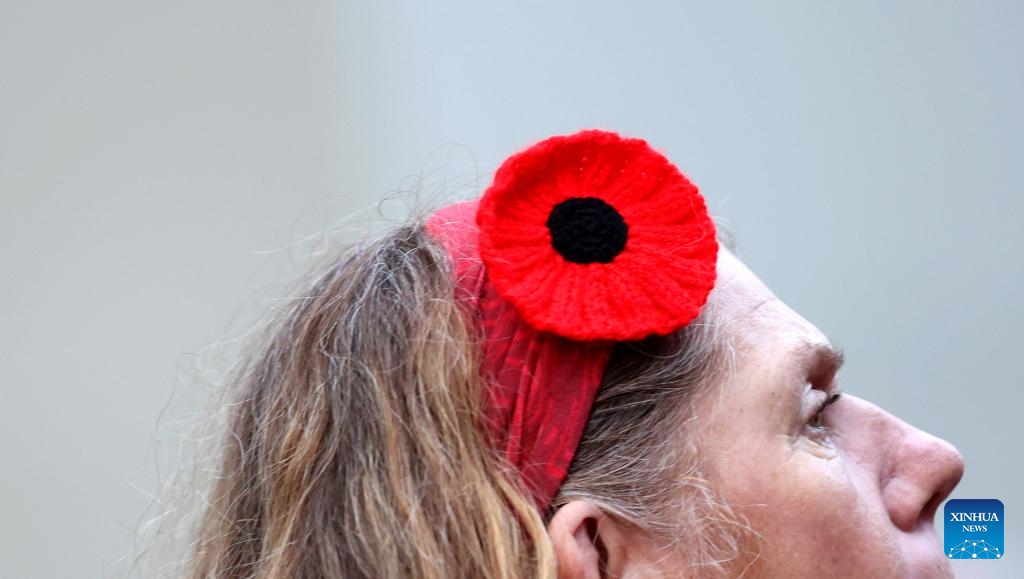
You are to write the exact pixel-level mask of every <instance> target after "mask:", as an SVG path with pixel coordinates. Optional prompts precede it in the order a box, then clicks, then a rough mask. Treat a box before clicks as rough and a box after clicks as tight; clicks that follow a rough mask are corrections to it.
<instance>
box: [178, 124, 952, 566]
mask: <svg viewBox="0 0 1024 579" xmlns="http://www.w3.org/2000/svg"><path fill="white" fill-rule="evenodd" d="M581 135H583V141H582V142H583V145H582V148H580V147H579V146H578V145H579V143H580V141H579V140H578V139H577V140H576V141H572V142H573V143H575V144H573V146H574V147H577V148H574V149H569V150H566V149H565V148H558V147H554V146H549V148H547V149H543V148H542V149H543V151H542V153H543V154H542V155H540V156H539V157H537V156H536V155H535V156H534V157H533V158H532V159H531V158H530V157H529V156H524V155H523V154H520V155H517V156H514V157H513V158H511V160H510V161H514V163H507V164H506V167H507V166H509V165H510V164H513V165H518V166H519V167H520V168H521V167H522V166H525V165H528V164H530V163H532V164H533V166H534V167H541V168H542V169H543V170H544V171H547V172H548V173H547V174H545V175H541V176H538V175H536V174H531V173H527V176H528V178H521V177H522V175H521V174H517V173H515V170H516V169H515V168H513V169H508V170H505V167H503V170H500V171H499V173H498V176H497V177H496V185H495V186H494V187H492V189H491V191H494V190H495V189H502V188H504V190H505V192H506V193H511V194H512V195H513V197H512V199H513V201H514V202H513V205H512V206H511V208H509V207H508V206H504V207H499V210H498V211H495V210H494V205H495V203H494V199H495V198H496V196H495V195H490V193H489V195H490V196H489V197H486V196H485V200H484V201H483V202H482V203H481V210H480V214H481V217H480V220H481V224H480V231H481V234H480V239H481V241H480V250H479V255H481V256H483V257H484V259H483V260H481V259H480V258H479V257H478V256H477V241H476V239H477V233H476V229H475V228H476V225H475V223H476V222H475V220H474V219H473V213H468V215H469V217H468V218H467V217H466V215H467V212H466V211H465V208H466V207H468V206H467V205H462V206H461V207H462V209H459V210H456V211H455V212H454V213H452V212H451V211H449V210H445V211H442V212H440V213H438V214H435V217H434V218H432V219H431V220H429V221H425V222H424V221H420V222H414V223H410V224H408V225H405V226H403V227H400V228H397V229H395V230H393V231H391V232H388V233H386V234H384V235H382V236H380V237H379V238H376V239H374V240H371V241H367V242H365V243H363V244H361V245H360V246H358V247H355V248H352V249H351V250H349V251H348V252H347V253H346V254H345V255H344V256H342V257H341V258H340V259H338V260H337V261H335V262H334V263H332V264H330V266H329V267H328V268H327V269H326V271H324V272H323V273H322V274H320V275H319V276H318V277H316V278H315V279H313V280H311V282H310V283H309V284H308V286H307V287H304V288H303V289H301V290H300V292H299V295H298V296H297V298H296V299H295V300H294V301H293V302H292V303H291V305H289V306H288V307H287V308H285V309H284V310H282V311H281V312H280V316H279V319H278V320H277V322H276V323H275V324H274V325H273V326H272V327H271V328H270V329H269V331H268V333H267V334H266V335H265V336H264V338H263V339H262V341H261V342H260V343H259V344H255V345H254V347H253V353H252V357H251V358H250V359H249V361H248V363H247V364H246V365H245V366H243V367H242V368H241V370H240V371H239V373H238V375H237V380H236V386H237V391H236V393H235V395H236V396H237V401H236V402H235V403H234V404H233V405H232V407H231V418H230V424H229V426H228V434H227V436H226V437H225V439H224V440H225V443H224V451H223V452H224V456H223V464H222V466H221V468H220V469H219V473H218V478H217V480H216V484H215V486H214V488H213V491H212V496H211V500H210V503H209V508H208V510H207V512H206V513H205V516H204V518H203V519H202V521H201V528H200V529H199V538H198V541H197V542H196V547H197V553H196V557H195V559H194V565H193V574H194V576H197V577H198V576H203V577H205V576H217V577H249V576H265V577H296V576H300V577H305V576H345V577H348V576H366V577H398V576H421V577H456V576H457V577H477V576H481V577H482V576H486V577H534V576H553V575H554V574H555V573H556V572H557V573H558V574H559V575H561V576H566V577H591V576H603V575H608V576H619V575H631V576H643V575H673V576H678V575H683V576H737V575H741V574H743V575H745V576H756V575H765V576H793V575H794V571H796V573H795V574H796V575H808V574H811V575H818V576H828V574H829V572H830V569H831V567H830V566H832V565H835V566H840V567H839V570H838V572H837V574H836V576H849V575H850V574H851V573H853V574H856V575H858V576H866V577H870V576H879V577H882V576H892V575H893V574H896V575H905V576H914V575H915V574H916V575H918V576H934V574H937V573H941V572H944V571H943V569H944V567H941V566H939V562H938V560H937V559H936V558H934V557H929V556H928V554H927V550H928V548H929V546H931V545H930V543H932V542H934V536H933V534H934V530H932V529H931V515H932V514H933V513H934V510H935V508H936V506H937V504H938V502H940V501H941V500H942V498H943V497H944V496H945V495H946V494H948V492H949V490H950V489H951V488H952V486H953V485H955V484H956V480H957V479H958V478H959V475H960V470H961V465H960V461H959V457H958V456H957V455H956V452H955V451H954V450H952V448H951V447H949V446H948V445H946V444H945V443H941V442H939V441H936V440H935V439H932V438H930V437H928V436H927V435H925V434H923V433H920V432H918V431H915V430H913V429H911V428H910V427H908V426H906V425H905V424H903V423H900V422H898V421H896V420H895V419H893V418H892V417H890V416H888V415H887V414H884V413H883V412H881V411H879V410H878V409H877V408H874V407H873V406H870V405H868V404H867V403H865V402H862V401H859V400H857V399H854V398H852V397H848V396H840V397H838V398H837V397H836V392H835V391H834V390H835V384H834V377H835V373H836V371H837V370H838V358H839V356H838V354H836V352H835V350H834V349H833V348H832V347H831V346H829V345H828V344H827V341H826V340H825V339H824V337H823V336H822V335H821V333H820V332H818V330H816V329H815V328H813V326H810V325H809V324H808V323H807V322H806V321H804V320H803V319H802V318H800V317H799V316H797V315H796V314H795V313H793V312H792V311H791V310H789V309H788V308H786V307H785V306H783V305H782V304H781V303H780V302H778V300H776V299H775V298H774V296H772V295H771V293H770V292H769V291H768V290H767V289H766V288H765V287H764V286H763V285H762V284H761V283H760V281H759V280H757V278H756V277H755V276H754V275H753V274H752V273H750V272H749V270H747V269H746V268H745V267H744V266H743V265H742V264H741V263H740V262H739V261H738V260H737V259H736V258H735V257H734V256H733V255H732V254H731V253H729V252H728V251H725V250H721V251H718V248H717V244H716V243H715V242H714V233H713V228H712V227H711V225H710V221H709V220H708V219H707V217H706V213H705V210H704V208H703V207H704V206H703V200H702V199H701V198H700V197H699V195H698V194H697V193H696V189H695V188H693V187H692V185H690V184H689V182H688V181H686V180H685V178H683V177H682V176H681V175H680V174H679V173H678V170H676V169H675V168H674V167H672V166H671V165H670V164H668V163H667V161H665V160H664V159H663V158H662V157H660V156H657V155H656V154H653V153H649V152H648V151H649V150H648V149H647V148H646V144H643V143H642V142H640V141H619V140H618V138H617V137H609V134H607V133H597V132H592V133H583V134H581ZM559 142H570V139H565V140H563V141H557V140H552V141H549V142H546V143H555V144H556V145H557V144H558V143H559ZM609 143H611V145H614V146H611V145H609ZM616 143H625V146H624V147H620V148H618V149H615V147H616V146H618V145H616ZM638 143H639V144H638ZM545 146H548V145H545ZM552 147H553V148H552ZM606 149H607V150H612V149H615V150H614V151H613V152H614V154H612V155H611V156H608V155H606V154H605V153H606ZM638 150H639V151H640V152H641V156H639V157H636V156H633V155H634V153H635V152H636V151H638ZM623 151H625V152H624V153H623ZM534 152H536V150H534ZM588 159H589V161H588ZM595 159H596V161H595ZM527 161H529V163H528V162H527ZM588 162H589V163H590V165H587V163H588ZM551 166H556V169H558V172H555V173H550V167H551ZM584 176H585V177H586V179H584ZM512 177H516V178H512ZM517 179H518V181H517ZM584 181H586V184H587V187H586V189H587V191H591V190H592V189H601V187H603V185H601V184H604V183H612V184H614V187H613V188H612V190H611V193H610V194H608V195H606V196H604V197H603V198H602V199H604V201H600V199H598V200H597V201H600V202H597V201H594V199H596V198H594V197H589V196H588V197H578V196H577V197H572V199H574V200H575V199H586V200H588V201H586V203H578V204H576V205H579V206H578V207H577V206H576V205H573V206H572V207H569V208H568V209H569V210H570V213H571V215H570V216H569V217H566V216H565V215H559V216H558V219H555V213H556V211H551V217H547V215H548V214H547V212H546V211H547V210H544V211H540V212H537V211H536V210H535V209H534V208H533V207H532V205H531V203H533V202H526V203H523V201H522V199H520V198H518V197H516V195H518V193H516V191H517V190H518V189H519V188H520V187H522V186H523V185H522V183H527V184H528V187H540V188H541V189H544V188H545V187H547V185H537V184H538V183H541V184H545V183H550V182H554V183H558V184H559V185H558V186H559V187H563V186H565V184H566V183H568V184H569V186H570V188H579V185H580V183H583V182H584ZM517 183H518V184H517ZM594 183H598V185H596V186H595V185H594ZM658 190H667V191H668V194H669V196H668V197H667V198H662V197H658V196H657V194H656V193H657V191H658ZM546 194H547V195H548V196H549V198H547V199H546V200H545V201H544V203H554V206H555V208H556V209H558V208H563V209H565V208H566V207H567V206H568V204H567V203H561V202H557V198H558V197H559V196H562V195H564V191H560V190H559V191H554V190H550V189H549V190H547V193H546ZM551 198H554V199H555V201H552V199H551ZM605 201H607V202H605ZM544 203H541V205H544ZM616 204H618V206H619V208H620V209H622V210H623V214H624V215H625V219H623V215H622V214H619V213H618V212H617V211H616V208H615V205H616ZM584 205H585V207H584ZM544 206H545V207H546V206H547V205H544ZM472 207H475V206H472ZM502 212H504V213H505V214H508V215H512V217H513V218H512V220H511V221H505V220H502V219H503V218H501V216H500V215H499V214H501V213H502ZM437 215H441V216H442V217H443V218H444V219H443V220H442V221H443V223H448V224H450V223H455V224H456V225H457V227H454V228H452V229H450V232H449V233H446V229H445V227H447V226H439V225H438V219H437ZM451 215H455V216H456V217H455V218H454V219H450V216H451ZM460 215H461V216H460ZM495 216H498V217H497V218H496V217H495ZM524 216H525V219H526V220H527V221H529V223H528V224H527V225H526V226H522V224H518V223H516V219H519V218H523V217H524ZM538 218H539V219H540V220H539V221H538ZM545 218H546V219H547V222H546V225H545V222H544V219H545ZM495 219H497V220H495ZM488 220H490V223H489V224H488ZM495 224H496V226H497V228H498V229H493V228H494V227H495ZM530 224H532V225H530ZM488 227H490V228H491V229H488ZM488 231H491V232H498V233H500V235H498V234H492V233H488ZM609 231H610V232H611V233H610V234H609V233H608V232H609ZM451 232H454V233H451ZM466 232H469V234H466ZM547 232H550V237H546V236H547V235H548V233H547ZM485 234H486V235H485ZM537 235H541V236H545V237H544V239H548V241H547V242H546V243H547V245H545V244H540V245H538V244H537V243H536V241H535V240H536V239H537ZM567 235H568V242H567V243H565V241H566V237H565V236H567ZM608 235H611V236H612V237H614V238H615V239H614V240H613V241H615V243H607V239H608ZM560 236H561V237H562V242H560V243H561V247H554V250H555V251H557V255H556V253H555V251H553V250H552V249H551V248H552V246H557V245H558V244H554V243H552V242H553V241H554V240H555V238H558V237H560ZM623 236H625V237H623ZM524 239H525V240H526V241H527V243H526V244H525V245H524V246H523V248H521V249H518V250H514V251H513V250H510V249H507V248H508V247H509V246H510V245H511V246H515V245H516V244H518V243H520V241H521V240H524ZM624 240H626V241H624ZM623 243H625V245H623ZM624 248H629V250H628V251H626V252H624V253H623V250H624ZM538 252H539V253H538ZM619 253H623V257H622V258H619V257H618V255H619ZM538 254H539V255H541V257H537V256H538ZM544 256H546V257H544ZM563 258H564V260H565V261H563ZM515 259H522V260H523V264H530V265H528V266H525V267H524V266H515V265H514V261H510V260H515ZM588 260H589V261H588ZM616 260H618V261H617V262H616ZM556 262H557V263H556ZM569 262H572V263H571V264H569V265H565V264H567V263H569ZM613 262H614V263H613ZM549 263H554V264H555V265H552V266H550V267H549V266H548V265H547V264H549ZM485 264H486V267H484V265H485ZM509 264H513V267H511V268H510V267H506V266H508V265H509ZM589 264H597V265H595V266H594V267H593V268H591V267H590V265H589ZM605 264H613V265H610V266H608V265H605ZM623 264H625V267H623ZM517 268H518V269H517ZM601 268H605V269H601ZM609 268H610V269H609ZM616 268H617V269H616ZM538 272H539V273H538ZM566 272H568V273H569V274H570V275H575V273H577V272H578V273H579V275H578V276H577V277H574V278H572V279H571V280H570V281H568V282H564V281H559V280H561V279H563V276H564V275H565V274H566ZM609 272H610V273H609ZM609 276H610V277H609ZM524 279H536V280H537V282H536V285H537V287H541V286H543V290H538V291H544V292H554V295H556V296H557V299H547V298H543V299H538V297H537V296H536V295H534V292H532V291H531V287H532V286H531V284H530V283H525V284H524V283H523V280H524ZM494 280H496V281H494ZM492 281H494V283H495V284H499V285H500V284H504V285H502V288H499V289H501V291H496V290H495V289H494V286H492V285H491V284H492ZM559 284H561V286H560V287H561V288H563V289H564V288H565V287H569V288H574V289H571V291H568V292H566V291H563V290H562V289H558V287H559ZM712 284H713V288H714V289H713V291H712ZM594 286H601V287H602V288H603V293H602V291H596V290H593V289H592V287H594ZM553 288H554V289H553ZM709 292H710V294H709ZM510 296H511V297H510ZM516 296H518V298H517V297H516ZM574 296H586V301H585V302H582V303H576V302H573V301H572V300H573V297H574ZM516 299H518V300H520V301H516V302H514V303H515V304H516V307H515V308H513V307H512V306H511V303H513V302H510V301H508V300H516ZM595 300H597V301H595ZM705 300H706V303H705ZM524 304H525V305H524ZM563 310H566V311H568V313H566V312H564V311H563ZM594 312H603V314H602V315H600V316H595V315H594ZM630 312H633V313H630ZM698 312H699V315H697V314H698ZM519 314H522V317H520V315H519ZM695 316H696V317H695ZM524 320H528V321H529V323H526V322H524ZM637 320H639V322H638V323H642V328H643V329H640V327H638V326H636V325H634V321H637ZM652 332H654V333H655V334H656V335H650V334H651V333H652ZM643 336H647V337H643ZM826 407H827V408H826ZM840 511H841V512H840ZM834 515H835V516H836V517H838V518H836V517H834ZM834 518H835V520H833V519H834ZM846 540H853V541H855V542H854V543H843V541H846ZM863 544H871V545H883V544H884V545H885V547H886V549H888V551H887V552H888V553H893V555H891V556H877V555H875V556H872V557H860V556H858V553H859V552H860V550H861V549H862V545H863ZM934 552H935V553H936V554H939V557H938V559H941V554H940V553H939V551H938V549H937V548H935V549H934ZM928 573H931V574H932V575H929V574H928Z"/></svg>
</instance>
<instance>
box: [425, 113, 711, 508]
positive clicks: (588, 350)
mask: <svg viewBox="0 0 1024 579" xmlns="http://www.w3.org/2000/svg"><path fill="white" fill-rule="evenodd" d="M427 230H428V232H429V233H430V234H431V235H432V236H433V237H435V239H438V240H439V241H440V242H441V243H442V244H443V245H444V247H445V248H446V249H447V251H448V254H449V256H450V257H451V260H452V267H453V273H454V275H455V279H456V292H457V296H456V297H457V298H458V299H459V300H460V301H461V302H462V303H463V304H464V305H465V306H466V309H467V311H469V312H470V313H471V315H472V316H473V317H474V322H475V323H476V324H478V328H479V330H480V332H481V337H482V339H483V342H482V350H483V369H482V370H483V374H484V376H485V378H486V379H487V383H488V389H487V394H486V403H485V407H486V418H487V428H488V432H489V435H490V438H491V440H490V442H491V444H493V445H494V447H495V448H498V449H500V450H502V451H503V453H504V455H505V457H506V458H507V459H508V461H509V462H510V463H511V464H512V465H514V466H515V467H516V468H517V469H518V471H519V473H520V475H521V476H522V479H523V481H524V482H525V484H526V485H527V487H528V489H529V490H530V491H531V492H532V493H533V498H534V500H535V502H536V504H537V506H538V507H539V508H540V509H541V510H542V511H544V510H546V509H547V508H548V506H550V504H551V501H552V500H553V499H554V497H555V495H556V494H557V492H558V489H559V488H560V487H561V485H562V481H563V480H564V479H565V475H566V473H567V472H568V470H569V466H570V464H571V463H572V459H573V456H574V454H575V452H576V447H577V445H578V444H579V441H580V437H581V436H582V435H583V430H584V428H585V426H586V424H587V420H588V419H589V417H590V407H591V405H592V404H593V401H594V397H595V396H596V394H597V390H598V388H599V387H600V385H601V380H602V378H603V376H604V370H605V366H606V365H607V363H608V359H609V357H610V356H611V352H612V348H613V347H614V345H615V343H616V342H619V341H625V340H637V339H641V338H644V337H647V336H650V335H664V334H668V333H671V332H673V331H675V330H678V329H680V328H682V327H683V326H685V325H686V324H688V323H689V322H690V321H691V320H693V319H694V318H695V317H696V316H697V314H698V313H699V312H700V309H701V307H702V306H703V305H704V303H705V302H706V301H707V296H708V294H709V293H710V291H711V289H712V287H713V286H714V283H715V260H716V256H717V252H718V243H717V241H716V238H715V229H714V224H713V223H712V221H711V218H710V217H709V216H708V213H707V208H706V206H705V203H704V199H703V197H701V195H700V193H699V192H698V191H697V188H696V187H695V186H694V185H693V184H692V183H690V181H689V180H688V179H687V178H686V177H685V176H683V174H682V173H680V172H679V170H678V169H677V168H676V167H675V166H674V165H672V163H671V162H669V161H668V159H666V158H665V157H664V156H662V155H661V154H659V153H658V152H656V151H654V150H653V149H651V148H650V147H649V146H648V145H647V143H645V142H644V141H642V140H640V139H627V138H623V137H620V136H619V135H617V134H615V133H610V132H605V131H597V130H588V131H582V132H580V133H576V134H574V135H570V136H561V137H551V138H549V139H547V140H544V141H542V142H540V143H538V144H536V145H534V146H532V147H530V148H528V149H526V150H524V151H522V152H519V153H517V154H515V155H513V156H511V157H509V158H508V159H507V160H506V161H505V163H504V164H502V166H501V167H500V168H499V169H498V171H497V173H496V174H495V177H494V183H493V184H492V185H491V186H490V187H489V188H488V189H487V191H486V192H485V193H484V196H483V197H482V198H481V199H480V200H479V201H478V202H477V201H469V202H464V203H458V204H455V205H450V206H447V207H444V208H442V209H441V210H439V211H438V212H436V213H435V214H434V215H432V216H431V217H430V219H429V220H428V222H427Z"/></svg>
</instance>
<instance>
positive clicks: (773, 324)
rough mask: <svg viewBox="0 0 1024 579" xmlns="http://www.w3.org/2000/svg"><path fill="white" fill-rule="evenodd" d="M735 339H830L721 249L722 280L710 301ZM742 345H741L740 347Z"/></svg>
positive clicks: (729, 253) (743, 265)
mask: <svg viewBox="0 0 1024 579" xmlns="http://www.w3.org/2000/svg"><path fill="white" fill-rule="evenodd" d="M708 301H709V302H710V303H711V305H712V307H714V308H715V311H716V313H717V316H716V317H718V318H719V319H720V320H722V321H723V322H724V323H725V325H726V327H727V328H728V330H729V331H730V333H732V334H733V335H732V337H733V339H734V340H735V339H739V340H740V342H749V343H751V344H752V345H753V344H763V343H764V342H765V341H768V342H770V343H772V344H777V343H778V342H780V341H785V342H808V343H827V342H828V339H827V338H826V337H825V335H824V334H822V332H821V331H820V330H819V329H818V328H816V327H815V326H814V325H813V324H811V323H810V322H809V321H807V320H806V319H804V317H803V316H801V315H800V314H798V313H797V312H795V311H793V310H792V309H791V308H790V307H789V306H787V305H786V304H785V303H783V302H782V300H780V299H779V298H778V297H777V296H776V295H775V294H774V293H772V291H771V290H770V289H769V288H768V286H766V285H765V284H764V282H762V281H761V279H760V278H758V277H757V275H755V274H754V272H752V271H751V270H750V268H748V267H747V266H746V265H745V264H744V263H743V262H742V261H740V260H739V258H737V257H736V256H735V255H734V254H733V253H732V252H730V251H729V250H727V249H725V248H720V250H719V254H718V281H717V282H716V284H715V289H714V291H713V292H712V293H711V295H710V296H709V298H708ZM736 345H739V344H736Z"/></svg>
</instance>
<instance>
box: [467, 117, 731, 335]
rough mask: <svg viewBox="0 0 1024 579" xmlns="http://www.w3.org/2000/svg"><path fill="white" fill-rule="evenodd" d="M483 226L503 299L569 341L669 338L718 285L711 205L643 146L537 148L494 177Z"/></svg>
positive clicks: (587, 136)
mask: <svg viewBox="0 0 1024 579" xmlns="http://www.w3.org/2000/svg"><path fill="white" fill-rule="evenodd" d="M571 204H575V206H570V205H571ZM567 206H568V210H567ZM569 214H574V215H569ZM477 221H478V224H479V226H480V241H479V243H480V256H481V257H482V258H483V260H484V263H485V265H486V267H487V271H488V275H489V276H490V278H491V279H492V280H493V283H494V285H495V287H497V289H498V292H499V293H500V294H501V296H502V297H503V298H505V299H506V300H508V301H509V302H511V303H513V304H515V306H516V308H517V309H518V310H519V313H520V314H521V315H522V316H523V318H524V319H525V320H526V321H527V322H528V323H529V324H530V325H532V326H533V327H535V328H537V329H539V330H543V331H549V332H553V333H555V334H558V335H560V336H564V337H567V338H570V339H573V340H599V339H605V340H637V339H640V338H643V337H645V336H649V335H652V334H660V335H664V334H667V333H669V332H672V331H673V330H676V329H679V328H681V327H683V326H685V325H686V324H687V323H689V322H690V320H692V319H693V318H695V317H696V316H697V314H698V313H699V312H700V308H701V307H702V306H703V305H704V302H705V301H706V300H707V296H708V294H709V293H710V292H711V288H712V287H713V286H714V283H715V259H716V255H717V252H718V242H717V240H716V237H715V227H714V223H713V222H712V221H711V218H710V216H708V213H707V206H706V205H705V203H704V198H703V197H702V196H701V195H700V193H699V192H698V191H697V187H696V186H694V185H693V183H691V182H690V181H689V179H687V178H686V177H685V176H683V174H682V173H680V172H679V170H678V169H677V168H676V167H675V166H674V165H673V164H672V163H671V162H669V160H668V159H666V158H665V157H664V156H663V155H661V154H660V153H658V152H656V151H654V150H653V149H651V148H650V147H649V146H648V145H647V143H646V142H644V141H643V140H641V139H627V138H623V137H620V136H619V135H617V134H615V133H610V132H606V131H597V130H589V131H583V132H580V133H576V134H574V135H570V136H560V137H552V138H549V139H547V140H544V141H541V142H540V143H538V144H536V145H534V146H532V147H530V148H528V149H526V150H525V151H522V152H520V153H517V154H515V155H513V156H512V157H510V158H509V159H508V160H506V161H505V163H504V164H502V166H501V167H500V168H499V169H498V171H497V173H496V174H495V177H494V184H493V185H491V187H490V188H489V189H488V190H487V191H486V193H485V194H484V196H483V198H482V199H481V201H480V209H479V214H478V216H477Z"/></svg>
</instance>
